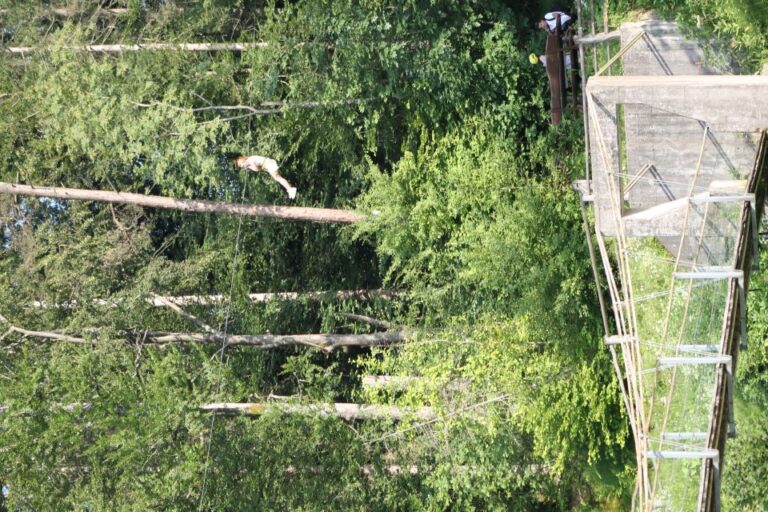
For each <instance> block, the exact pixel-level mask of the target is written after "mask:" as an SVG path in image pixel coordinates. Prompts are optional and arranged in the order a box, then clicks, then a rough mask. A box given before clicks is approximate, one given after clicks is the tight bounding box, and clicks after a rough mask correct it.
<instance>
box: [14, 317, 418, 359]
mask: <svg viewBox="0 0 768 512" xmlns="http://www.w3.org/2000/svg"><path fill="white" fill-rule="evenodd" d="M0 322H3V323H5V324H6V325H7V330H6V333H5V336H7V335H8V334H13V333H16V334H20V335H21V336H23V337H28V338H42V339H46V340H53V341H61V342H66V343H79V344H91V343H95V342H94V341H93V340H90V339H87V338H84V337H81V336H72V335H68V334H62V333H59V332H53V331H33V330H29V329H24V328H22V327H17V326H15V325H13V324H12V323H11V322H10V321H8V319H6V318H5V317H4V316H2V315H0ZM408 334H409V333H408V331H405V330H400V331H392V332H378V333H374V334H283V335H280V334H254V335H249V334H231V335H222V334H220V333H217V332H208V333H180V332H148V331H139V332H137V335H138V336H140V337H141V340H142V343H144V344H147V345H164V344H169V343H217V344H226V345H227V346H229V345H247V346H251V347H256V348H261V349H269V348H276V347H283V346H291V345H305V346H309V347H315V348H318V349H320V350H324V351H326V352H332V351H333V350H336V349H338V348H344V347H376V346H383V345H389V344H392V343H399V342H402V341H405V339H406V338H407V336H408Z"/></svg>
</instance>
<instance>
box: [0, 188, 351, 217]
mask: <svg viewBox="0 0 768 512" xmlns="http://www.w3.org/2000/svg"><path fill="white" fill-rule="evenodd" d="M0 194H12V195H20V196H36V197H50V198H55V199H66V200H72V199H79V200H83V201H98V202H102V203H120V204H135V205H139V206H143V207H145V208H164V209H168V210H180V211H185V212H205V213H224V214H229V215H245V216H251V217H272V218H278V219H286V220H303V221H309V222H324V223H334V222H335V223H347V224H350V223H355V222H360V221H362V220H364V219H365V217H364V216H363V215H361V214H359V213H357V212H355V211H352V210H333V209H330V208H309V207H302V206H275V205H259V204H238V203H225V202H222V201H207V200H201V199H176V198H173V197H163V196H150V195H144V194H133V193H129V192H109V191H106V190H88V189H79V188H63V187H39V186H31V185H15V184H13V183H2V182H0Z"/></svg>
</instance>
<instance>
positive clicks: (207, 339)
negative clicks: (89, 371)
mask: <svg viewBox="0 0 768 512" xmlns="http://www.w3.org/2000/svg"><path fill="white" fill-rule="evenodd" d="M407 334H408V333H407V332H406V331H394V332H379V333H374V334H284V335H279V334H256V335H248V334H233V335H229V336H226V337H222V336H219V335H215V334H198V333H160V332H156V333H155V332H150V333H148V334H147V339H146V341H145V343H151V344H158V345H159V344H166V343H222V342H225V343H226V344H227V346H229V345H247V346H251V347H257V348H262V349H269V348H276V347H284V346H291V345H306V346H309V347H315V348H318V349H320V350H324V351H326V352H331V351H333V350H336V349H338V348H343V347H378V346H384V345H390V344H392V343H400V342H403V341H405V340H406V338H407ZM63 341H66V340H63Z"/></svg>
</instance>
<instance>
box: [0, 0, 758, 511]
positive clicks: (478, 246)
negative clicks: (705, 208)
mask: <svg viewBox="0 0 768 512" xmlns="http://www.w3.org/2000/svg"><path fill="white" fill-rule="evenodd" d="M97 4H98V2H87V1H85V0H82V1H72V2H69V3H68V4H67V5H68V7H69V8H70V10H71V11H72V13H70V15H69V16H62V15H61V14H55V13H54V14H52V13H51V11H50V8H49V6H42V5H41V6H34V5H30V3H29V2H23V1H16V2H14V1H5V2H2V1H0V8H3V9H7V12H5V13H4V14H2V23H3V25H4V27H6V28H7V37H8V38H10V41H9V42H7V44H8V45H13V46H24V45H32V46H41V45H46V46H50V47H51V51H49V52H35V53H32V54H31V55H29V56H27V57H24V58H23V59H22V58H20V57H17V56H10V55H7V54H3V55H2V56H0V60H2V63H3V69H4V71H5V73H2V74H0V133H1V134H2V135H0V154H2V158H3V160H2V166H1V167H0V178H1V179H0V181H5V182H19V183H26V184H37V185H58V186H68V187H77V188H89V189H99V190H117V191H125V192H137V193H146V194H157V195H165V196H173V197H184V198H196V199H211V200H226V201H230V202H235V203H240V202H244V203H259V204H279V205H287V204H293V203H292V202H291V201H289V200H288V199H287V198H286V197H285V195H284V191H283V190H282V189H281V188H279V187H278V186H277V185H276V184H275V183H273V182H272V181H271V180H270V179H269V177H268V176H266V175H264V174H263V173H260V174H255V175H254V174H247V173H244V172H243V171H240V170H237V169H236V168H235V167H234V166H233V165H232V158H233V156H234V155H235V154H237V153H243V154H260V155H267V156H270V157H272V158H275V159H277V160H278V161H279V162H280V164H281V172H282V173H283V174H284V175H285V176H286V177H288V178H289V179H290V180H291V182H292V183H294V184H295V185H296V186H297V187H298V190H299V193H298V196H297V199H296V201H295V204H297V205H300V206H319V207H328V208H354V209H357V210H358V211H360V212H362V213H363V214H365V215H366V216H367V220H366V221H364V222H361V223H359V224H356V225H353V226H346V227H342V226H338V225H330V224H316V223H298V222H290V221H284V220H274V219H252V218H245V219H244V218H236V217H230V216H223V215H213V214H190V213H181V212H174V211H163V210H153V209H141V208H138V207H132V206H125V205H113V206H110V205H106V204H103V203H86V202H76V201H71V202H64V201H58V200H43V199H32V198H22V197H18V198H11V197H7V196H2V197H0V201H1V202H0V212H2V213H1V214H2V219H3V228H4V230H3V248H2V251H1V252H0V315H2V316H3V318H4V319H5V320H6V322H5V323H6V326H5V327H6V328H9V327H10V326H11V325H12V326H16V327H17V328H23V329H27V330H34V331H45V332H47V333H49V334H54V335H56V336H73V337H80V338H83V339H84V340H85V343H67V342H63V341H57V340H56V339H52V338H51V337H50V336H49V337H48V338H44V337H41V336H35V335H30V334H29V333H26V335H25V333H24V332H20V331H13V330H9V331H8V332H7V333H6V335H5V336H3V338H2V340H0V405H3V406H4V407H6V408H7V410H6V411H5V412H4V413H0V482H1V483H2V484H3V485H5V486H7V488H8V491H9V492H8V496H7V504H0V508H1V507H2V506H6V507H7V508H8V509H9V510H17V509H18V510H38V509H42V510H48V509H68V508H73V509H83V508H87V509H90V510H129V509H130V510H189V509H195V508H197V509H200V510H328V509H333V510H382V511H383V510H444V509H456V510H570V509H577V510H578V509H581V510H624V509H626V508H627V507H628V503H629V496H630V495H631V492H632V490H633V473H634V469H633V465H634V456H633V454H632V446H630V441H629V439H630V437H629V435H628V431H627V429H628V427H627V424H626V417H625V414H624V410H623V406H622V403H621V398H620V394H619V391H618V384H617V382H616V380H615V378H614V375H613V372H612V369H611V365H610V360H609V357H608V354H607V353H606V351H605V350H604V348H603V345H602V339H601V337H602V335H603V333H602V324H601V320H600V317H599V309H598V306H597V298H596V293H595V290H594V285H593V282H592V276H591V271H590V266H589V258H588V254H587V249H586V245H585V242H584V232H583V228H582V224H581V214H580V211H579V206H578V201H577V199H576V195H575V193H574V192H573V191H572V190H571V185H570V183H571V180H572V179H573V178H574V177H575V175H578V174H579V173H581V169H582V168H583V146H582V142H581V140H582V134H581V133H580V131H581V124H580V122H579V120H578V119H575V120H566V122H565V123H564V125H563V126H561V127H559V128H552V127H550V126H549V125H548V112H547V105H546V98H545V97H546V95H547V94H548V92H547V90H546V87H547V86H546V80H545V78H544V74H543V71H542V70H541V69H539V67H538V66H536V67H534V66H531V65H530V64H529V63H528V60H527V55H528V53H530V51H532V49H536V48H540V47H541V46H542V35H541V34H539V33H537V32H536V31H534V28H533V27H534V21H535V20H536V19H537V18H538V17H539V16H540V15H541V14H542V13H543V12H544V11H545V8H546V7H547V4H549V2H535V1H515V2H502V1H485V2H471V1H464V0H446V1H443V2H427V1H420V0H406V1H399V2H381V1H373V0H361V1H358V2H354V3H352V4H350V3H349V2H344V1H337V0H318V1H314V2H298V3H286V4H284V3H282V2H275V3H271V2H261V1H246V0H240V1H236V2H230V1H224V0H205V1H200V2H192V1H190V2H182V1H178V2H175V3H173V2H159V1H157V2H154V1H150V2H134V1H129V2H127V3H125V4H120V5H117V3H116V2H115V3H114V4H115V5H112V4H111V3H110V4H109V5H106V4H105V3H104V2H101V3H100V4H103V5H102V7H127V11H126V12H124V13H120V14H114V13H103V12H102V13H99V12H97V7H98V5H97ZM625 4H627V2H619V4H618V5H616V6H613V7H615V8H616V9H615V13H616V14H617V15H620V14H621V13H623V12H625V10H627V9H629V8H630V7H643V6H645V5H637V6H635V5H632V6H628V5H625ZM686 5H688V7H689V8H690V15H689V14H688V13H689V11H684V12H685V13H686V16H689V18H690V19H693V18H692V17H693V16H694V14H695V12H694V7H695V6H694V5H693V3H692V2H689V3H688V4H686ZM701 5H702V6H703V7H702V9H715V7H714V5H715V4H714V3H712V2H709V3H706V2H702V3H701ZM656 7H657V8H660V6H656ZM729 9H734V11H733V12H736V11H735V7H732V6H730V4H729ZM612 12H614V11H613V10H612ZM703 12H705V13H706V12H710V11H707V10H705V11H703ZM715 12H717V13H720V11H715ZM722 12H723V13H725V14H722V15H718V16H712V17H709V19H710V20H711V21H712V23H713V24H714V28H713V30H715V31H724V30H726V29H724V28H722V26H721V25H718V23H720V22H719V21H718V20H721V19H723V20H728V19H731V18H729V16H731V14H728V13H730V12H731V11H730V10H727V11H726V10H724V11H722ZM734 23H736V21H734ZM760 23H762V21H761V22H760ZM757 26H765V25H759V24H757ZM734 30H735V29H734ZM751 30H752V29H750V32H748V33H745V34H744V36H743V38H741V39H738V41H739V42H738V45H742V46H736V49H738V50H744V51H749V52H752V53H750V54H749V55H750V59H753V60H754V59H759V58H760V57H759V56H757V54H754V52H753V50H754V48H755V47H757V46H759V45H760V44H762V43H760V41H761V40H760V39H759V37H763V35H762V32H760V33H759V34H758V35H754V34H753V33H752V32H751ZM723 33H724V34H726V35H727V34H730V33H731V32H727V31H726V32H723ZM136 41H144V42H158V41H163V42H201V41H207V42H214V41H240V42H254V41H259V42H264V43H266V46H265V47H258V48H249V49H247V50H245V51H243V52H241V53H239V52H202V53H191V52H180V51H179V52H177V51H141V52H134V53H128V52H125V53H121V54H95V53H87V52H78V51H75V50H74V49H73V48H72V47H73V46H76V45H80V44H90V43H134V42H136ZM753 60H750V61H749V65H750V66H754V65H756V61H755V62H753ZM227 106H228V107H239V108H228V109H223V108H221V107H227ZM243 106H248V107H251V109H248V108H242V107H243ZM254 109H256V110H257V111H261V112H254ZM264 111H270V112H264ZM761 278H762V276H761ZM758 287H759V286H758ZM379 288H386V289H390V290H394V291H395V292H396V296H395V297H394V298H391V297H371V298H370V299H369V300H357V299H355V298H345V299H334V297H333V296H332V294H330V293H329V294H324V295H322V297H320V298H317V297H314V298H312V297H305V298H303V299H300V300H275V301H271V302H267V303H253V302H250V301H249V300H248V297H247V295H248V293H253V292H280V291H297V292H303V291H336V290H350V289H352V290H357V289H379ZM154 294H158V295H167V296H179V295H209V294H220V295H223V296H224V297H226V298H227V300H223V301H222V302H221V303H218V304H213V305H210V304H209V305H206V304H191V305H185V306H184V310H185V312H187V313H188V314H191V315H194V317H195V318H197V319H198V321H199V322H202V323H204V324H206V325H208V326H210V327H211V328H212V329H214V330H216V331H219V332H223V333H229V334H267V333H273V334H303V333H336V334H357V333H368V332H373V331H374V330H376V328H375V327H373V326H371V325H368V324H366V323H361V322H355V321H352V320H350V318H349V317H348V316H342V313H353V314H358V315H364V316H367V317H372V318H376V319H379V320H385V321H387V322H389V323H390V324H392V325H393V326H395V327H394V328H393V329H396V328H397V327H398V326H403V327H405V328H407V329H408V333H409V340H408V341H407V342H405V343H403V344H399V345H396V346H389V347H377V348H360V347H352V348H349V349H348V350H339V351H334V352H330V353H328V352H325V351H322V350H318V349H315V348H312V347H307V346H293V347H280V348H274V349H269V350H260V349H258V348H253V347H247V346H227V347H223V345H222V343H221V342H220V341H219V342H216V343H210V344H203V343H177V344H169V345H153V344H151V343H150V342H149V339H150V338H149V337H151V335H150V333H152V332H200V331H201V327H200V325H198V324H196V323H195V322H193V321H190V319H189V318H188V317H184V316H182V315H179V314H178V313H177V312H174V311H173V310H170V309H168V308H159V307H153V306H152V305H151V300H152V298H153V296H154ZM753 296H757V297H758V298H756V299H754V300H755V302H754V303H753V304H754V305H753V306H752V307H751V309H750V315H751V316H750V319H751V321H752V323H753V327H752V329H753V332H755V333H757V332H763V331H762V330H761V329H763V328H762V327H761V326H764V324H766V321H765V318H768V316H766V312H765V308H763V307H762V306H763V305H764V304H763V302H764V300H763V299H764V298H765V297H766V295H759V294H758V293H754V294H753ZM229 298H231V300H229ZM36 301H39V302H43V303H44V305H45V306H46V307H34V304H35V302H36ZM766 325H768V324H766ZM148 336H149V337H148ZM763 338H765V336H763V335H760V334H755V335H754V336H753V339H754V340H761V339H763ZM753 347H754V348H755V352H754V354H755V355H754V359H746V358H745V361H746V362H745V363H743V364H742V368H743V369H742V370H741V371H742V377H743V378H742V380H743V382H744V398H745V402H749V403H758V404H766V403H768V400H766V397H768V387H766V382H765V374H764V371H763V370H764V366H765V361H766V357H768V354H766V353H765V350H764V349H765V345H764V344H763V345H762V349H763V350H762V352H760V350H761V349H760V345H759V342H758V341H755V343H754V345H753ZM750 351H752V348H751V349H750ZM752 353H753V352H750V354H752ZM746 357H753V356H752V355H749V356H746ZM365 375H386V376H400V377H407V378H409V379H411V380H410V381H409V382H410V383H411V384H409V385H408V386H406V387H395V388H391V387H390V388H369V387H364V386H363V385H362V377H363V376H365ZM413 378H415V380H414V379H413ZM275 397H289V398H285V399H284V398H275ZM208 402H270V403H278V402H287V403H291V404H304V405H306V404H317V403H332V402H358V403H369V404H379V405H398V406H401V407H404V408H407V407H412V406H422V405H426V406H429V407H431V408H432V409H433V410H434V411H435V412H436V413H437V419H436V420H428V421H423V420H419V419H418V418H417V417H415V416H409V415H407V414H406V417H405V418H404V419H403V421H394V420H389V419H385V420H375V421H354V422H347V421H343V420H340V419H338V418H334V417H327V416H322V415H317V414H308V415H288V414H280V412H279V411H277V410H274V411H272V412H268V413H267V414H263V415H261V416H258V417H256V418H244V417H229V416H216V417H215V418H214V419H212V418H211V415H209V414H205V413H201V412H199V411H198V406H199V405H201V404H204V403H208ZM750 410H751V409H750ZM749 414H752V413H749ZM754 414H757V413H754ZM749 424H750V425H752V427H750V429H749V430H748V435H747V436H745V437H744V438H743V440H739V441H737V442H739V443H744V446H745V447H747V448H748V450H745V453H748V455H747V456H745V457H744V458H738V459H737V458H736V457H739V456H738V455H735V456H734V460H735V461H736V462H734V468H735V469H734V474H736V475H750V476H749V478H757V476H756V475H757V473H755V472H754V468H755V467H759V465H760V463H761V461H764V460H765V459H764V456H761V453H762V452H761V451H759V450H763V451H764V447H763V446H762V445H763V444H764V440H765V437H766V433H765V431H764V428H763V430H760V429H761V428H762V427H759V425H761V424H764V422H763V423H761V422H760V421H757V420H756V421H754V422H752V423H749ZM761 443H762V444H761ZM750 447H754V450H752V449H751V448H750ZM734 451H736V450H734ZM757 487H759V486H757ZM750 492H751V493H753V494H748V493H745V494H739V495H734V496H733V498H732V499H733V503H734V507H736V508H738V507H742V508H746V507H749V506H752V507H756V508H754V509H755V510H759V509H760V508H759V506H760V503H761V500H763V501H762V503H765V501H764V500H765V497H764V494H759V493H758V494H754V493H757V492H758V491H757V490H755V489H752V490H750Z"/></svg>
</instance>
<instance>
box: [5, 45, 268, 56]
mask: <svg viewBox="0 0 768 512" xmlns="http://www.w3.org/2000/svg"><path fill="white" fill-rule="evenodd" d="M266 47H267V43H141V44H88V45H83V46H65V47H64V49H65V50H73V51H76V52H88V53H122V52H140V51H157V50H175V51H186V52H220V51H230V52H242V51H244V50H247V49H249V48H266ZM51 50H52V47H50V46H11V47H9V48H4V49H3V51H4V52H5V53H10V54H11V55H29V54H31V53H34V52H49V51H51Z"/></svg>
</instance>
